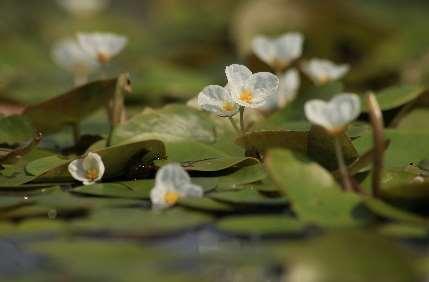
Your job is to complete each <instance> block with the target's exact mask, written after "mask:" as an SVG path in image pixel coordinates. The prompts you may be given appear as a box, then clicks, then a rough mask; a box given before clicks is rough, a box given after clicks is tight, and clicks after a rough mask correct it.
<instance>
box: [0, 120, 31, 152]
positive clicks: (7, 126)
mask: <svg viewBox="0 0 429 282" xmlns="http://www.w3.org/2000/svg"><path fill="white" fill-rule="evenodd" d="M33 134H34V130H33V127H32V126H31V124H30V122H29V121H28V119H26V118H24V117H22V116H10V117H4V118H1V119H0V143H4V144H9V145H12V144H18V143H22V142H25V141H27V140H30V139H31V138H33Z"/></svg>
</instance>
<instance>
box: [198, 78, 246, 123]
mask: <svg viewBox="0 0 429 282" xmlns="http://www.w3.org/2000/svg"><path fill="white" fill-rule="evenodd" d="M198 105H199V106H200V107H201V108H202V109H204V110H206V111H209V112H213V113H215V114H217V115H218V116H221V117H231V116H233V115H235V114H236V113H237V112H238V105H237V104H236V103H235V102H234V100H233V99H232V97H231V94H230V93H229V92H228V91H227V90H226V89H225V88H224V87H222V86H219V85H209V86H207V87H205V88H204V89H203V91H201V92H200V94H198ZM228 106H230V107H231V109H229V108H228Z"/></svg>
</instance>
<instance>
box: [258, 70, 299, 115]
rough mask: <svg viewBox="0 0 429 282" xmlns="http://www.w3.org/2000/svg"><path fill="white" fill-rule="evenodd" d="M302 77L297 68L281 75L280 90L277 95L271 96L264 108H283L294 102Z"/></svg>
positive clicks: (269, 109)
mask: <svg viewBox="0 0 429 282" xmlns="http://www.w3.org/2000/svg"><path fill="white" fill-rule="evenodd" d="M300 85H301V79H300V77H299V73H298V71H297V70H296V69H291V70H289V71H287V72H286V73H284V74H283V75H281V76H280V83H279V91H278V93H277V95H274V96H272V97H270V99H268V100H267V102H266V103H265V106H264V107H263V108H262V110H267V111H272V110H275V109H279V108H283V107H284V106H286V105H287V104H288V103H290V102H292V101H293V100H294V99H295V97H296V95H297V94H298V89H299V86H300Z"/></svg>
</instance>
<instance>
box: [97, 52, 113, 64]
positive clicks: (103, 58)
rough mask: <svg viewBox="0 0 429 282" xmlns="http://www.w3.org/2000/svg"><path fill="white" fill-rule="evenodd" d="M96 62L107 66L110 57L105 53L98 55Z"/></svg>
mask: <svg viewBox="0 0 429 282" xmlns="http://www.w3.org/2000/svg"><path fill="white" fill-rule="evenodd" d="M97 60H98V62H99V63H100V64H107V63H108V62H109V61H110V56H109V55H108V54H106V53H98V54H97Z"/></svg>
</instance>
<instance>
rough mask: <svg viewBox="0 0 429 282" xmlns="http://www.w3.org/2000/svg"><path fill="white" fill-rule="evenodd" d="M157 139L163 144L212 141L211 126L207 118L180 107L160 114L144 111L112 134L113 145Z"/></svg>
mask: <svg viewBox="0 0 429 282" xmlns="http://www.w3.org/2000/svg"><path fill="white" fill-rule="evenodd" d="M147 138H157V139H158V138H159V139H160V140H162V141H165V142H171V141H179V140H194V141H202V142H208V143H210V142H214V141H215V138H216V137H215V128H214V124H213V123H212V122H211V121H210V118H209V116H208V114H206V113H203V112H200V111H198V110H195V109H193V108H190V107H186V106H183V105H169V106H166V107H164V108H162V109H159V110H154V109H146V110H145V111H143V112H142V113H140V114H137V115H135V116H134V117H133V118H131V119H130V120H129V121H128V122H127V123H125V124H123V125H121V126H119V127H118V128H117V129H116V130H115V134H114V139H113V142H114V143H119V142H124V141H125V140H133V141H136V140H144V139H147Z"/></svg>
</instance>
